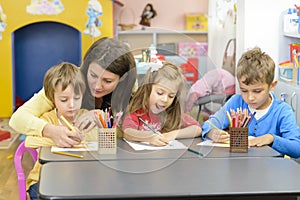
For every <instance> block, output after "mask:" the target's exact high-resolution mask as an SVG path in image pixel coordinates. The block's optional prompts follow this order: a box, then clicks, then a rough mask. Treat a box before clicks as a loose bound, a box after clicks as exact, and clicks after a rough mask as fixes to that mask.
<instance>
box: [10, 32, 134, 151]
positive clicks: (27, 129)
mask: <svg viewBox="0 0 300 200" xmlns="http://www.w3.org/2000/svg"><path fill="white" fill-rule="evenodd" d="M80 70H81V72H82V74H83V76H84V80H85V84H86V88H87V89H86V91H85V94H84V96H83V102H82V108H85V109H88V110H93V109H106V108H107V109H109V108H111V109H112V111H113V112H119V111H124V110H125V109H126V107H127V105H128V103H129V100H130V97H131V93H132V90H133V87H134V85H135V82H136V65H135V61H134V57H133V55H132V53H131V52H130V50H129V48H128V46H127V45H125V44H123V43H122V42H119V41H117V40H115V39H112V38H106V37H105V38H101V39H99V40H97V41H96V42H94V43H93V44H92V45H91V47H90V48H89V49H88V50H87V52H86V54H85V56H84V59H83V63H82V65H81V67H80ZM54 106H55V105H53V103H52V102H51V101H50V100H49V99H48V98H47V97H46V96H45V92H44V89H42V90H41V91H39V92H38V93H36V94H35V95H34V96H33V97H32V98H31V99H29V100H28V101H27V102H26V103H25V104H23V105H22V106H21V107H19V108H18V110H16V112H15V113H14V114H13V115H12V117H11V119H10V121H9V125H10V126H11V127H12V128H13V129H15V130H16V131H18V132H21V133H24V134H27V135H37V136H44V137H49V138H51V139H52V140H53V141H54V142H55V144H56V145H57V146H61V147H71V146H73V145H76V144H79V143H80V142H81V139H80V133H79V132H78V131H71V130H69V129H68V128H67V127H65V126H55V125H52V124H50V123H47V122H46V121H44V120H42V119H40V118H39V117H40V116H41V115H42V114H43V113H45V112H47V111H49V110H52V109H53V108H54ZM95 123H96V122H95V115H94V111H90V112H87V113H85V114H84V115H82V116H81V117H80V118H79V119H78V120H76V122H75V126H76V127H78V128H79V130H89V129H91V128H92V127H94V126H95ZM57 133H60V134H57Z"/></svg>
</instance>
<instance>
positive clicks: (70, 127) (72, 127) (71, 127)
mask: <svg viewBox="0 0 300 200" xmlns="http://www.w3.org/2000/svg"><path fill="white" fill-rule="evenodd" d="M60 119H61V120H62V121H63V122H64V123H65V124H66V125H67V127H68V128H69V129H70V130H71V131H76V129H75V128H74V126H72V125H71V124H70V123H69V122H68V120H66V118H64V116H62V115H61V116H60Z"/></svg>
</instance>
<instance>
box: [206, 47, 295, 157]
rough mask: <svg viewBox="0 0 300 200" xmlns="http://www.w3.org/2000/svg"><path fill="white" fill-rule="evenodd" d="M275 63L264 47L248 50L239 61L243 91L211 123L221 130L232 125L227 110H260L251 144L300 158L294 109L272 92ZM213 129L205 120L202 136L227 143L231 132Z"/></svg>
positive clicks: (252, 126)
mask: <svg viewBox="0 0 300 200" xmlns="http://www.w3.org/2000/svg"><path fill="white" fill-rule="evenodd" d="M274 72H275V63H274V61H273V60H272V58H271V57H270V56H269V55H267V54H266V53H264V52H262V51H261V49H260V48H257V47H256V48H253V49H251V50H248V51H247V52H245V53H244V54H243V55H242V56H241V58H240V60H239V61H238V64H237V79H238V82H239V87H240V94H235V95H234V96H232V97H231V98H230V100H228V101H227V102H226V104H225V105H224V106H223V107H222V108H221V109H220V110H219V111H218V112H216V113H215V114H214V115H212V116H210V117H209V119H208V120H209V121H210V122H211V124H214V125H215V126H216V127H218V128H219V129H226V128H228V126H229V124H230V122H229V120H228V118H227V116H226V112H230V111H231V110H235V111H236V110H240V109H242V110H244V109H247V110H248V112H249V113H254V112H256V114H255V116H254V118H253V119H252V120H251V121H250V123H249V124H248V134H249V136H254V137H255V138H254V139H250V140H249V146H263V145H269V146H271V147H272V148H274V149H275V150H276V151H278V152H280V153H281V154H282V155H289V156H291V157H293V158H298V157H300V129H299V126H298V125H297V123H296V119H295V116H294V113H293V111H292V108H291V107H290V106H289V105H288V104H287V103H285V102H281V101H279V100H278V99H276V97H275V96H274V94H273V93H271V91H273V90H274V88H275V86H276V84H277V81H274ZM219 129H216V128H213V127H212V126H211V125H210V123H208V122H203V124H202V137H203V139H205V140H206V139H211V140H213V141H215V142H226V141H228V140H229V134H228V133H227V132H226V131H221V130H219Z"/></svg>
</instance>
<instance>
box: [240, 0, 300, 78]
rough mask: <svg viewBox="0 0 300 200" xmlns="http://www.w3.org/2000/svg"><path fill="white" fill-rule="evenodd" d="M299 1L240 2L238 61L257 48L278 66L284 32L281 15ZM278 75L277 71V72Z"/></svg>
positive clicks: (254, 0) (260, 0)
mask: <svg viewBox="0 0 300 200" xmlns="http://www.w3.org/2000/svg"><path fill="white" fill-rule="evenodd" d="M294 4H297V5H300V3H299V1H297V0H276V3H275V1H273V0H238V1H237V7H238V9H237V26H236V29H237V33H236V37H237V59H239V58H240V57H241V55H242V53H243V52H245V51H246V50H247V49H249V48H253V47H255V46H258V47H260V48H261V49H262V50H263V51H265V52H266V53H268V54H269V55H270V56H271V57H272V58H273V59H274V61H275V63H276V64H277V63H278V61H279V48H280V40H282V36H281V35H280V33H281V32H282V31H281V30H280V28H281V27H282V21H281V19H280V15H281V13H282V12H283V11H285V10H287V9H288V8H289V7H293V6H294ZM276 74H277V71H276Z"/></svg>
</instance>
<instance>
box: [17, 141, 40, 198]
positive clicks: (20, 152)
mask: <svg viewBox="0 0 300 200" xmlns="http://www.w3.org/2000/svg"><path fill="white" fill-rule="evenodd" d="M26 151H27V152H29V153H30V155H31V157H32V159H33V161H34V163H35V162H36V161H37V159H38V151H37V150H35V149H31V148H27V147H25V142H24V141H22V142H21V143H20V145H19V147H18V148H17V150H16V152H15V156H14V164H15V169H16V173H17V177H18V188H19V197H20V200H26V177H25V174H24V170H23V166H22V159H23V156H24V153H25V152H26Z"/></svg>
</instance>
